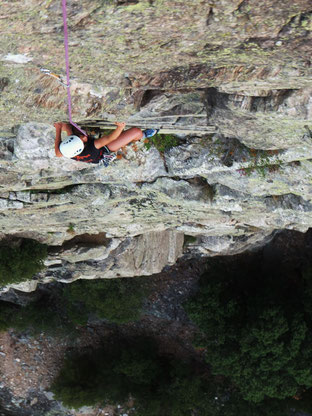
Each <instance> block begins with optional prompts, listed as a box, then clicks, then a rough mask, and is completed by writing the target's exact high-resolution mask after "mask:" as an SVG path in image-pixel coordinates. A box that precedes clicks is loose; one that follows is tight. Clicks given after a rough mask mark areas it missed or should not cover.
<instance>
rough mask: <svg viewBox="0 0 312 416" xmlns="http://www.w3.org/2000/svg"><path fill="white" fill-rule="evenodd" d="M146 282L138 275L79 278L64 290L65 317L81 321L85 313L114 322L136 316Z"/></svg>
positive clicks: (138, 313) (136, 317)
mask: <svg viewBox="0 0 312 416" xmlns="http://www.w3.org/2000/svg"><path fill="white" fill-rule="evenodd" d="M145 294H146V286H145V285H144V281H143V279H142V278H136V279H134V278H123V279H101V280H92V281H88V280H79V281H77V282H74V283H72V284H70V285H68V287H66V288H65V290H64V300H65V301H66V303H67V313H68V316H69V318H70V319H71V320H72V321H73V322H75V323H76V324H79V325H85V324H86V323H87V321H88V317H89V315H91V314H93V315H95V316H97V317H98V318H105V319H107V320H109V321H111V322H115V323H118V324H121V323H125V322H130V321H135V320H137V319H139V318H140V315H141V310H142V305H143V299H144V296H145Z"/></svg>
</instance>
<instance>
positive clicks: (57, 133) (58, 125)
mask: <svg viewBox="0 0 312 416" xmlns="http://www.w3.org/2000/svg"><path fill="white" fill-rule="evenodd" d="M54 127H55V141H54V150H55V156H56V157H62V156H63V155H62V153H61V152H60V149H59V147H60V143H61V133H62V123H54Z"/></svg>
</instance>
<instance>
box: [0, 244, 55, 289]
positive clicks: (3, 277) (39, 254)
mask: <svg viewBox="0 0 312 416" xmlns="http://www.w3.org/2000/svg"><path fill="white" fill-rule="evenodd" d="M46 256H47V247H46V246H45V245H43V244H40V243H38V242H37V241H34V240H22V242H21V243H20V245H19V246H17V247H13V246H12V247H10V246H1V247H0V286H5V285H8V284H10V283H19V282H23V281H25V280H28V279H31V278H32V276H33V275H34V274H36V273H38V272H40V270H42V269H43V267H44V264H43V260H44V259H45V257H46Z"/></svg>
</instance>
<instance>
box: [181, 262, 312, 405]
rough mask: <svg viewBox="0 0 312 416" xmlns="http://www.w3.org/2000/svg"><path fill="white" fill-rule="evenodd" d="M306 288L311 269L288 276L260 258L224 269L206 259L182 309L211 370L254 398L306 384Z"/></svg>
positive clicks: (310, 381)
mask: <svg viewBox="0 0 312 416" xmlns="http://www.w3.org/2000/svg"><path fill="white" fill-rule="evenodd" d="M311 288H312V279H311V275H310V276H309V277H308V278H306V277H303V278H302V279H299V280H297V281H296V282H294V281H293V279H292V278H287V276H285V275H283V274H281V273H280V272H277V273H275V274H274V272H272V273H269V272H268V271H267V270H264V269H262V264H261V261H259V262H255V263H252V262H250V263H248V264H247V266H246V264H245V265H244V264H242V263H241V264H240V263H239V262H238V263H237V264H232V265H231V268H230V269H226V268H225V267H223V266H220V265H219V264H218V263H217V262H216V261H212V262H211V267H210V271H209V273H208V274H207V275H205V276H203V277H202V279H201V285H200V290H199V293H198V294H197V295H196V296H195V297H194V298H193V299H191V300H190V301H188V302H187V303H186V305H185V309H186V311H187V313H188V314H189V316H190V318H191V319H192V320H193V321H194V322H195V323H196V324H197V325H198V327H199V329H200V330H201V337H200V340H199V342H200V345H201V346H202V347H204V348H205V349H206V361H207V362H208V363H209V364H210V365H211V366H212V371H213V374H215V375H223V376H226V377H228V378H229V380H230V381H231V383H232V384H233V385H235V386H236V387H238V388H239V390H240V392H241V393H242V395H243V398H244V399H245V400H247V401H250V402H254V403H259V402H261V401H263V400H265V399H266V398H277V399H284V398H289V397H292V396H294V395H295V394H297V393H298V392H300V391H304V390H305V389H307V388H310V387H312V369H311V367H310V366H307V363H308V362H311V360H312V336H311V329H312V325H311V318H312V315H311V313H310V310H311V302H312V298H311V297H308V296H307V293H310V292H311Z"/></svg>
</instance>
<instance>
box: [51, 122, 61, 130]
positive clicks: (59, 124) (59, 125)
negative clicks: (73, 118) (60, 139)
mask: <svg viewBox="0 0 312 416" xmlns="http://www.w3.org/2000/svg"><path fill="white" fill-rule="evenodd" d="M53 125H54V127H55V128H56V129H61V128H62V125H63V123H61V122H58V123H54V124H53Z"/></svg>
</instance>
